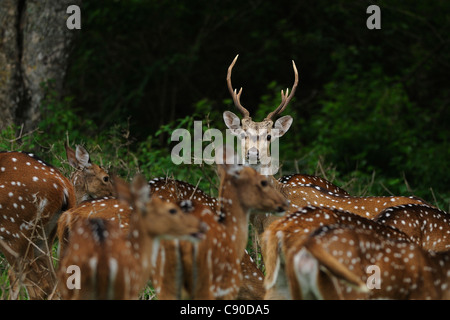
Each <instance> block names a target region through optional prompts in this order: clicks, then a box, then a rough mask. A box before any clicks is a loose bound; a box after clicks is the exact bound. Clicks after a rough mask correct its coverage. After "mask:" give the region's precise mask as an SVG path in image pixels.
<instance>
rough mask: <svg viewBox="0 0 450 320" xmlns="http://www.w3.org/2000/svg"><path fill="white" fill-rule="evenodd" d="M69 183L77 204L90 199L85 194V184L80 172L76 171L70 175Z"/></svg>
mask: <svg viewBox="0 0 450 320" xmlns="http://www.w3.org/2000/svg"><path fill="white" fill-rule="evenodd" d="M70 182H72V185H73V189H74V191H75V198H76V201H77V203H81V202H83V201H86V200H89V199H90V198H91V197H90V196H89V194H88V193H87V192H86V189H87V182H86V179H85V178H84V177H83V174H82V173H81V171H80V170H76V171H74V172H73V173H72V174H71V176H70Z"/></svg>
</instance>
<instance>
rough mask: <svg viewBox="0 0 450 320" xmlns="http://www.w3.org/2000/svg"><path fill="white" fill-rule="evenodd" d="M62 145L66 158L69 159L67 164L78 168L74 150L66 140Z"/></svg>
mask: <svg viewBox="0 0 450 320" xmlns="http://www.w3.org/2000/svg"><path fill="white" fill-rule="evenodd" d="M64 147H65V148H66V156H67V160H68V161H69V164H70V165H71V166H72V167H74V168H75V169H78V161H77V157H76V156H75V150H73V149H72V148H71V147H69V144H68V143H67V141H66V142H65V143H64Z"/></svg>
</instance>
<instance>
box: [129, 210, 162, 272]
mask: <svg viewBox="0 0 450 320" xmlns="http://www.w3.org/2000/svg"><path fill="white" fill-rule="evenodd" d="M127 241H128V243H129V246H130V248H129V249H130V251H131V253H132V259H133V260H135V263H136V264H140V265H141V268H142V272H141V274H142V279H148V278H149V275H150V271H151V264H152V256H153V252H154V251H155V250H154V245H155V244H157V243H159V241H158V240H156V239H155V238H154V237H151V236H150V235H149V234H148V233H147V230H145V228H144V223H143V221H142V218H141V217H140V214H137V213H134V214H133V215H132V217H131V219H130V229H129V232H128V235H127ZM156 252H157V250H156ZM143 281H145V280H143Z"/></svg>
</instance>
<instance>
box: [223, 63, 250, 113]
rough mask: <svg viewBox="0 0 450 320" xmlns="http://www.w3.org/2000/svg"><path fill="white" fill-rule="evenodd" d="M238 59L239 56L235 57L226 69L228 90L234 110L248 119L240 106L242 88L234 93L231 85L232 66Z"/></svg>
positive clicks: (244, 110) (245, 110)
mask: <svg viewBox="0 0 450 320" xmlns="http://www.w3.org/2000/svg"><path fill="white" fill-rule="evenodd" d="M238 57H239V55H236V58H234V60H233V62H232V63H231V64H230V66H229V67H228V73H227V84H228V90H229V91H230V94H231V97H232V98H233V101H234V105H235V106H236V108H238V109H239V111H240V112H241V113H242V115H243V116H244V117H245V118H249V117H250V113H249V112H248V110H247V109H245V108H244V107H243V106H242V104H241V93H242V87H241V89H240V90H239V92H238V93H236V89H233V85H232V84H231V71H232V70H233V67H234V64H235V63H236V60H237V58H238Z"/></svg>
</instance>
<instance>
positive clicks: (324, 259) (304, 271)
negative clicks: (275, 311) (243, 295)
mask: <svg viewBox="0 0 450 320" xmlns="http://www.w3.org/2000/svg"><path fill="white" fill-rule="evenodd" d="M293 261H294V269H295V277H296V278H297V281H298V282H299V283H301V284H302V290H303V292H304V294H305V295H306V296H307V297H308V298H311V299H396V300H399V299H408V300H410V299H419V300H424V299H431V300H437V299H446V300H448V299H450V290H449V286H450V251H443V252H437V253H436V252H430V251H426V250H424V249H422V248H421V247H420V246H418V245H416V244H415V243H413V242H411V241H404V240H398V239H394V238H391V237H387V236H386V235H384V234H380V233H378V232H376V231H375V230H371V229H367V228H365V229H364V228H361V227H359V226H348V225H335V226H331V227H325V226H324V227H321V228H320V229H318V230H316V231H315V232H314V234H312V235H310V236H309V238H308V239H307V240H306V241H305V243H304V246H303V247H302V249H301V250H299V251H298V252H297V253H296V254H295V257H294V258H293Z"/></svg>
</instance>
